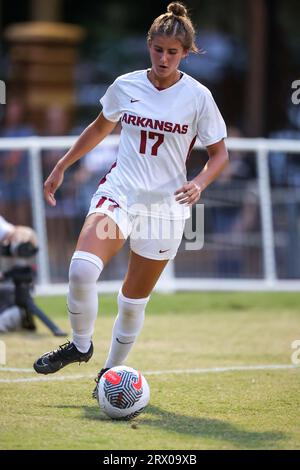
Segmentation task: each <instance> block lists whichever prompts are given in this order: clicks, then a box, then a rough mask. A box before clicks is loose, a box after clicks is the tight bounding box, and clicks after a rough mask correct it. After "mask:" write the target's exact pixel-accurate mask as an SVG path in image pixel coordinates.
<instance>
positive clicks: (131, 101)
mask: <svg viewBox="0 0 300 470" xmlns="http://www.w3.org/2000/svg"><path fill="white" fill-rule="evenodd" d="M138 101H141V100H134V99H133V98H131V100H130V103H137V102H138Z"/></svg>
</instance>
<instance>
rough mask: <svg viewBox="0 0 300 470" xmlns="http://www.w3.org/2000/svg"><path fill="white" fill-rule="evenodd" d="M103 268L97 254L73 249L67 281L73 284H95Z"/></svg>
mask: <svg viewBox="0 0 300 470" xmlns="http://www.w3.org/2000/svg"><path fill="white" fill-rule="evenodd" d="M102 269H103V262H102V261H101V259H100V258H98V257H97V256H95V255H93V254H91V253H88V252H83V251H75V253H74V255H73V257H72V260H71V264H70V269H69V282H70V284H73V285H77V286H79V285H87V284H95V283H96V282H97V280H98V278H99V276H100V274H101V271H102Z"/></svg>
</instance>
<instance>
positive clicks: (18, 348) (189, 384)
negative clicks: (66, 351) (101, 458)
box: [0, 292, 300, 450]
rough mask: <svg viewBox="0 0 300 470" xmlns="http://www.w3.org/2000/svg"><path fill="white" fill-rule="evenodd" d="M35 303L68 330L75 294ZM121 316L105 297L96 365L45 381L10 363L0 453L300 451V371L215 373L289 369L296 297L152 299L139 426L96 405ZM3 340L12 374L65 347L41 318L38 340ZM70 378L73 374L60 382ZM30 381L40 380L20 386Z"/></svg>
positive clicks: (131, 361) (136, 357) (141, 362)
mask: <svg viewBox="0 0 300 470" xmlns="http://www.w3.org/2000/svg"><path fill="white" fill-rule="evenodd" d="M37 303H38V305H39V306H40V307H42V308H43V309H44V310H45V312H46V313H47V314H48V315H49V316H51V318H53V319H54V320H55V321H56V322H57V323H58V324H59V326H61V327H63V328H65V329H67V330H68V328H69V327H68V320H67V317H66V314H65V298H63V297H55V298H39V299H37ZM115 310H116V297H115V296H101V300H100V312H99V316H98V320H97V327H96V332H95V335H94V345H95V354H94V357H93V358H92V359H91V360H90V362H89V363H88V364H82V365H80V366H78V365H77V364H74V365H71V366H69V367H67V368H65V369H63V370H62V371H60V372H59V373H57V374H54V375H51V376H47V378H46V380H45V378H43V377H41V376H39V375H37V374H36V373H34V371H32V372H29V371H28V372H24V371H23V372H22V371H14V372H13V371H6V370H4V369H3V367H2V370H1V371H0V388H1V405H0V413H1V427H0V448H1V449H105V450H115V449H121V450H125V449H134V450H137V449H146V450H154V449H157V450H167V449H180V450H195V449H300V413H299V410H300V394H299V386H300V380H299V379H300V368H297V369H291V368H283V369H278V370H277V369H275V370H272V369H261V370H251V369H249V370H226V371H216V370H215V368H222V367H224V368H230V367H237V369H238V367H239V366H259V365H280V364H281V365H291V364H292V363H291V355H292V353H293V349H292V348H291V343H292V342H293V341H294V340H296V339H300V309H299V295H298V294H297V293H215V292H214V293H179V294H176V295H171V296H163V295H158V294H154V295H153V296H152V299H151V302H150V304H149V306H148V309H147V316H146V322H145V326H144V329H143V332H142V333H141V335H140V337H139V339H138V342H137V344H136V345H135V347H134V350H133V351H132V353H131V355H130V357H129V358H128V361H127V365H130V366H132V367H135V368H137V369H140V370H141V371H142V372H143V373H144V374H145V377H146V378H147V380H148V382H149V385H150V388H151V400H150V405H149V406H148V407H147V408H146V410H145V411H144V413H142V414H141V415H140V416H139V417H138V418H137V419H136V420H135V421H131V422H116V421H111V420H110V419H109V418H107V417H106V416H105V415H104V414H102V412H101V411H100V410H99V408H98V406H97V403H96V402H95V401H94V400H93V399H92V398H91V391H92V389H93V386H94V383H93V378H92V377H93V376H95V375H96V373H97V371H98V369H99V368H101V366H102V364H103V362H104V359H105V356H106V353H107V350H108V346H109V341H110V333H111V328H112V324H113V321H114V316H115ZM0 340H2V341H5V343H6V349H7V363H6V368H8V367H10V368H25V369H27V368H31V366H32V363H33V361H34V360H35V359H36V357H37V356H39V355H40V354H41V353H43V352H45V351H48V350H50V349H52V348H55V347H57V346H58V345H59V344H61V343H63V342H64V340H63V339H62V338H55V337H54V336H51V334H50V333H49V332H48V330H46V328H45V327H44V326H43V325H41V324H40V323H38V331H37V332H36V333H12V334H9V335H1V336H0ZM298 357H300V354H299V356H298ZM188 369H190V371H186V372H184V370H188ZM192 369H211V370H209V371H206V372H205V371H201V370H200V371H199V370H198V372H197V371H192ZM172 370H173V372H168V371H172ZM174 370H177V371H180V370H182V372H181V373H175V372H174ZM154 371H161V374H159V375H155V374H154V373H153V372H154ZM164 371H165V372H164ZM78 375H80V376H82V377H81V378H76V376H78ZM66 376H67V377H70V376H74V377H73V378H67V379H66V380H58V379H59V378H63V377H66ZM24 378H25V379H30V380H28V381H18V382H17V381H16V380H17V379H18V380H20V379H24ZM32 379H36V381H32ZM5 380H6V381H5Z"/></svg>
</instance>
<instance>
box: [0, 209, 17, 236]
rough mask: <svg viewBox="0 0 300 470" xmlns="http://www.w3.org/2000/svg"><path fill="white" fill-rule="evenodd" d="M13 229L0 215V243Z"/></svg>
mask: <svg viewBox="0 0 300 470" xmlns="http://www.w3.org/2000/svg"><path fill="white" fill-rule="evenodd" d="M13 228H14V226H13V225H12V224H9V223H8V222H7V221H6V220H5V219H4V218H3V217H2V216H1V215H0V242H1V241H2V240H4V238H5V237H6V236H7V235H8V234H9V233H10V232H11V230H12V229H13Z"/></svg>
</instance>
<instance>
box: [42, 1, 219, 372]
mask: <svg viewBox="0 0 300 470" xmlns="http://www.w3.org/2000/svg"><path fill="white" fill-rule="evenodd" d="M194 39H195V31H194V28H193V25H192V22H191V20H190V18H189V17H188V15H187V10H186V8H185V7H184V6H183V5H182V4H180V3H175V2H173V3H170V4H169V6H168V8H167V13H165V14H163V15H161V16H159V17H158V18H156V19H155V21H154V22H153V24H152V26H151V28H150V30H149V33H148V48H149V53H150V58H151V64H152V67H151V69H150V70H141V71H136V72H132V73H128V74H126V75H122V76H120V77H118V78H117V79H116V80H115V82H114V83H113V84H112V85H111V86H110V87H109V88H108V90H107V91H106V93H105V95H104V96H103V97H102V99H101V100H100V102H101V104H102V106H103V109H102V112H101V113H100V114H99V116H98V117H97V119H96V120H95V121H94V122H93V123H92V124H90V125H89V126H88V127H87V128H86V129H85V131H84V132H83V133H82V134H81V136H80V137H79V139H78V140H77V142H76V143H75V144H74V146H73V147H72V148H71V149H70V150H69V151H68V152H67V153H66V155H65V156H64V157H62V158H61V159H60V160H59V161H58V163H57V164H56V166H55V168H54V169H53V171H52V173H51V174H50V176H49V177H48V179H47V180H46V182H45V186H44V194H45V198H46V201H47V202H48V204H50V205H52V206H55V204H56V200H55V196H54V194H55V191H56V190H57V189H58V188H59V186H60V185H61V184H62V181H63V178H64V172H65V171H66V170H67V168H69V167H70V166H71V165H72V164H73V163H75V162H76V161H77V160H79V159H80V158H81V157H83V156H84V155H85V154H86V153H87V152H89V151H90V150H91V149H92V148H94V147H95V146H96V145H97V144H99V142H101V141H102V140H103V139H104V138H105V137H106V136H107V135H108V134H110V133H111V132H112V130H113V129H114V128H115V126H116V125H117V123H118V122H119V121H121V125H122V132H121V137H120V146H119V152H118V156H117V160H116V162H115V163H114V164H113V166H112V168H111V170H110V171H109V173H108V174H107V175H106V176H105V177H104V178H103V179H102V180H101V181H100V184H99V187H98V189H97V191H96V192H95V194H94V196H93V198H92V201H91V206H90V209H89V212H88V214H87V218H86V221H85V223H84V226H83V228H82V231H81V233H80V236H79V240H78V243H77V246H76V251H75V253H74V255H73V257H72V260H71V264H70V270H69V293H68V299H67V304H68V311H69V318H70V323H71V327H72V332H73V337H72V342H69V343H66V344H64V345H62V346H60V347H59V348H58V349H57V350H55V351H52V352H49V353H45V354H44V355H43V356H41V357H40V358H39V359H37V361H36V362H35V363H34V369H35V370H36V371H37V372H38V373H40V374H50V373H54V372H56V371H58V370H59V369H61V368H62V367H64V366H66V365H68V364H70V363H72V362H82V361H85V362H87V361H88V360H89V359H90V358H91V356H92V354H93V344H92V335H93V331H94V324H95V320H96V316H97V312H98V296H97V288H96V282H97V280H98V278H99V276H100V274H101V272H102V270H103V267H104V266H105V265H106V264H107V263H108V262H109V260H110V259H111V258H112V257H113V256H114V255H115V254H116V253H118V251H119V250H120V249H121V248H122V247H123V245H124V243H125V241H126V239H127V238H128V237H129V239H130V249H131V250H130V258H129V266H128V271H127V274H126V277H125V280H124V282H123V286H122V288H121V289H120V292H119V294H118V315H117V317H116V320H115V324H114V327H113V332H112V340H111V346H110V351H109V354H108V357H107V360H106V363H105V365H104V368H103V369H102V370H101V371H100V373H99V374H98V379H97V380H99V378H100V376H101V375H102V373H103V372H104V371H105V370H107V369H108V368H111V367H114V366H116V365H120V364H122V363H123V362H124V361H125V359H126V358H127V356H128V354H129V351H130V350H131V348H132V346H133V344H134V342H135V340H136V338H137V336H138V334H139V332H140V331H141V329H142V325H143V321H144V312H145V308H146V305H147V303H148V301H149V298H150V294H151V292H152V290H153V288H154V286H155V284H156V282H157V280H158V279H159V276H160V275H161V273H162V271H163V269H164V268H165V266H166V264H167V263H168V261H169V260H170V259H173V258H174V257H175V255H176V253H177V250H178V247H179V245H180V242H181V239H182V235H183V230H184V224H185V220H186V219H187V218H188V217H189V216H190V209H189V206H191V205H193V204H195V203H196V202H197V201H198V200H199V198H200V195H201V192H202V191H203V190H204V189H205V188H206V187H207V186H208V185H209V184H210V183H211V182H212V181H214V180H215V179H216V178H217V176H218V175H219V174H220V173H221V171H222V170H223V168H224V167H225V165H226V164H227V161H228V154H227V151H226V147H225V144H224V138H225V137H226V127H225V123H224V121H223V118H222V116H221V114H220V112H219V110H218V108H217V106H216V104H215V102H214V100H213V97H212V95H211V93H210V91H209V90H208V89H207V88H205V87H204V86H203V85H201V84H200V83H198V82H197V81H196V80H194V79H193V78H192V77H190V76H188V75H187V74H185V73H182V72H180V70H179V69H178V67H179V64H180V61H181V59H183V58H184V57H186V56H187V55H188V53H189V52H197V47H196V45H195V42H194ZM196 137H199V139H200V141H201V142H202V144H203V145H204V146H205V147H206V148H207V152H208V156H209V159H208V162H207V164H206V166H205V168H204V169H203V170H202V171H201V172H200V173H199V174H198V175H197V176H196V177H195V178H194V179H193V180H192V181H190V182H187V180H186V165H185V164H186V158H187V156H188V155H189V153H190V151H191V149H192V147H193V144H194V142H195V139H196ZM166 234H167V235H166Z"/></svg>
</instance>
